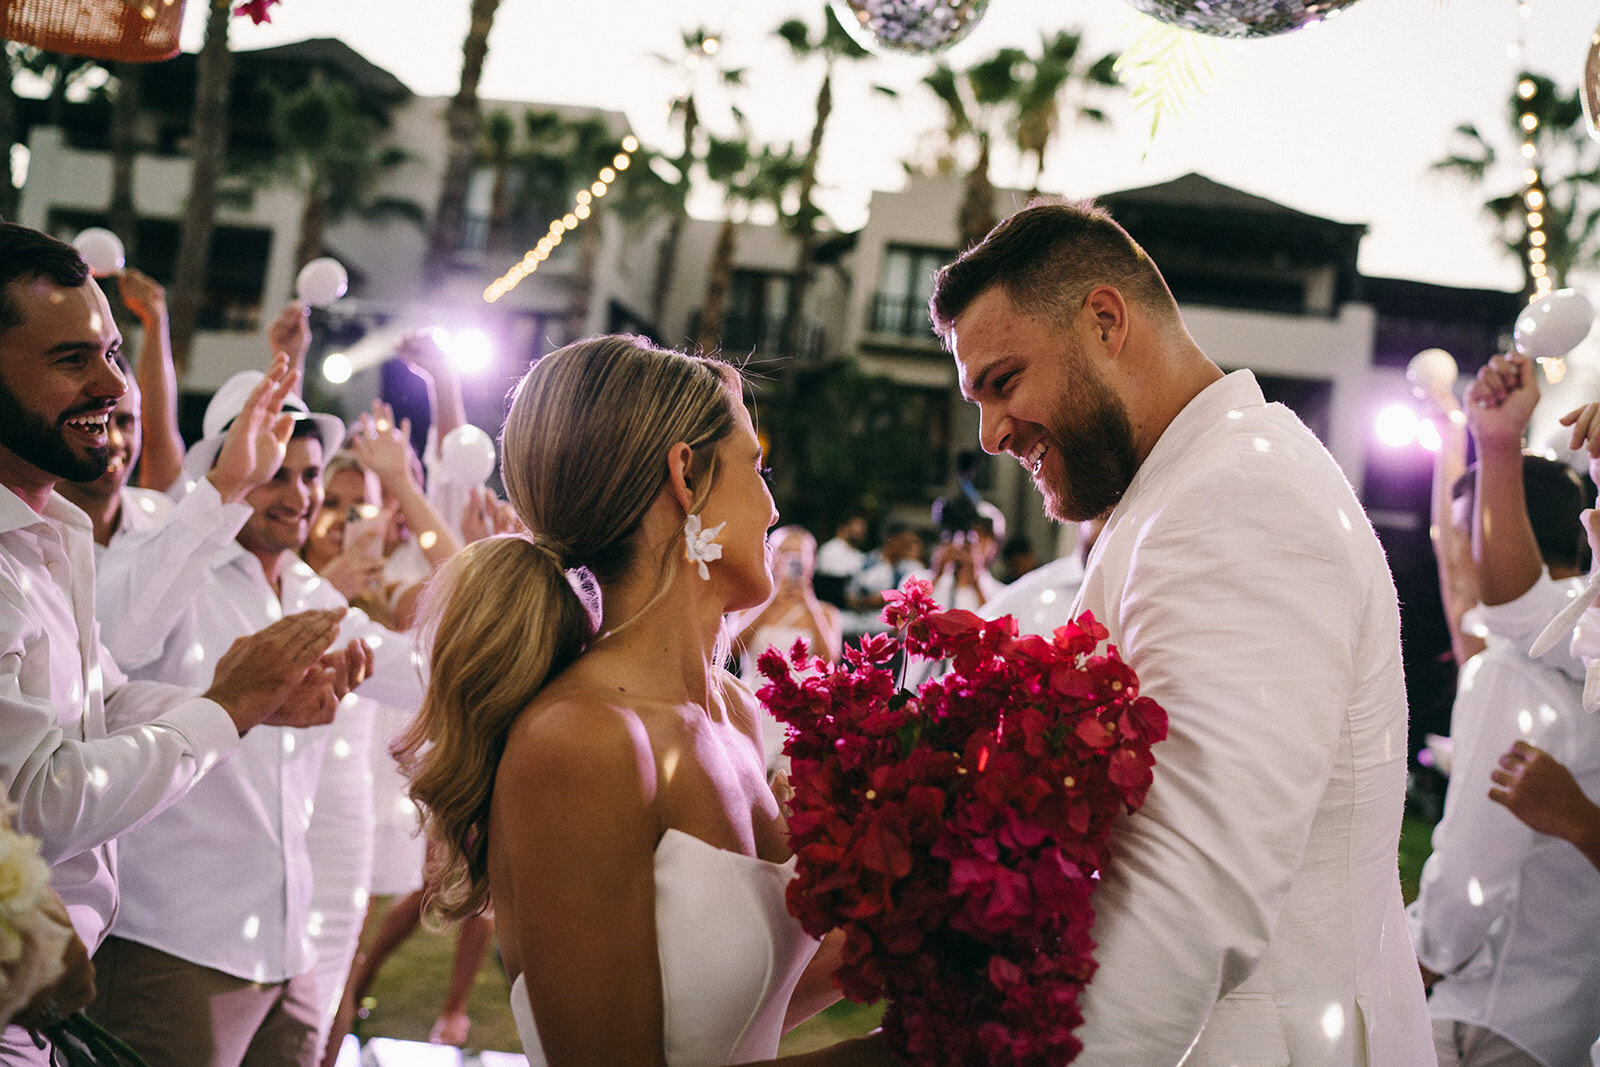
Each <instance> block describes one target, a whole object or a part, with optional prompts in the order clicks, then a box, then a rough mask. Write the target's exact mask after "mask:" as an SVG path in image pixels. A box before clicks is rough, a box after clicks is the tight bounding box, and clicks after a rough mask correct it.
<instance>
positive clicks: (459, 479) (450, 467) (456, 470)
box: [439, 423, 495, 486]
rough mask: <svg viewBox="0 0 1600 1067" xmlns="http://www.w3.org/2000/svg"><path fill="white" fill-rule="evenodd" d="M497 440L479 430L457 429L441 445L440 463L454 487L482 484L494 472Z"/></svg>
mask: <svg viewBox="0 0 1600 1067" xmlns="http://www.w3.org/2000/svg"><path fill="white" fill-rule="evenodd" d="M494 459H495V456H494V441H493V440H492V439H491V438H490V437H489V435H488V434H486V433H484V432H483V431H482V430H480V429H478V427H476V426H474V425H472V424H471V423H467V424H465V425H463V426H457V427H456V428H455V429H453V430H451V431H450V432H449V433H447V434H445V435H444V440H443V441H440V442H439V463H440V464H441V465H442V466H443V467H444V472H445V476H446V477H448V478H449V479H450V482H451V483H452V484H454V485H461V486H471V485H482V484H483V483H484V482H485V481H486V480H487V479H488V477H489V475H491V474H493V473H494Z"/></svg>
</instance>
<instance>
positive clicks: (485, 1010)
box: [356, 815, 1433, 1054]
mask: <svg viewBox="0 0 1600 1067" xmlns="http://www.w3.org/2000/svg"><path fill="white" fill-rule="evenodd" d="M1432 833H1433V824H1432V823H1429V822H1427V821H1425V820H1423V819H1419V818H1417V817H1416V816H1413V815H1407V816H1406V818H1405V822H1404V824H1403V825H1402V827H1401V831H1400V883H1401V889H1402V892H1403V893H1404V895H1405V899H1406V900H1407V901H1408V902H1409V901H1411V900H1413V899H1415V898H1416V895H1417V878H1418V876H1419V875H1420V874H1421V871H1422V863H1423V861H1424V860H1425V859H1427V857H1428V853H1429V851H1430V849H1431V844H1430V836H1431V835H1432ZM387 903H388V902H387V901H380V902H379V906H378V907H376V908H375V909H374V911H375V913H376V914H377V915H381V914H382V907H383V906H386V905H387ZM375 918H376V916H375ZM454 948H455V938H454V936H453V935H451V934H450V933H448V932H446V933H430V932H429V931H427V930H419V931H417V933H416V934H414V935H413V936H412V937H411V939H410V940H409V941H407V942H406V943H405V944H404V945H402V946H400V948H399V949H398V950H397V951H396V952H395V954H394V955H393V956H392V957H390V959H389V962H388V964H387V965H386V966H385V967H384V969H383V971H382V972H380V973H379V975H378V978H377V980H376V981H375V982H374V983H373V988H372V995H373V996H374V997H375V998H376V999H377V1006H376V1007H375V1008H374V1009H373V1011H372V1014H371V1016H370V1017H369V1018H368V1019H366V1020H365V1021H363V1022H361V1023H359V1024H358V1026H357V1029H356V1033H357V1034H358V1035H360V1036H362V1037H375V1036H381V1037H397V1038H404V1039H406V1040H410V1041H426V1040H427V1039H428V1031H429V1029H431V1028H432V1026H433V1020H434V1017H435V1016H436V1015H437V1013H438V1010H439V1003H440V1001H441V1000H443V999H444V993H445V986H446V984H447V983H448V981H449V975H450V957H451V954H452V952H453V951H454ZM509 997H510V991H509V988H508V985H507V983H506V977H505V972H504V971H502V970H501V969H500V962H499V959H498V958H497V957H496V956H495V954H494V953H493V952H490V953H489V954H488V956H486V957H485V959H484V961H483V966H482V967H480V968H479V970H478V977H477V981H476V982H475V984H474V985H473V989H472V997H471V1000H470V1007H469V1010H470V1011H471V1014H472V1035H471V1037H469V1038H468V1040H467V1047H468V1048H469V1049H472V1050H478V1049H499V1050H503V1051H511V1052H515V1051H519V1050H520V1049H521V1048H522V1045H521V1043H520V1042H519V1041H518V1040H517V1028H516V1024H515V1023H513V1022H512V1020H511V1009H510V1007H509V1005H508V999H509ZM882 1014H883V1007H882V1005H877V1004H874V1005H862V1004H852V1003H850V1002H849V1001H843V1002H840V1003H838V1004H835V1005H834V1006H833V1007H831V1008H829V1009H828V1010H827V1011H824V1012H821V1013H819V1014H818V1015H817V1016H816V1017H814V1018H812V1019H809V1020H807V1021H806V1022H804V1023H801V1024H800V1025H799V1026H797V1027H795V1028H794V1030H792V1031H791V1032H790V1033H789V1034H788V1035H787V1036H785V1037H784V1039H783V1044H782V1046H781V1049H780V1051H782V1052H783V1053H785V1054H789V1053H799V1052H810V1051H813V1050H815V1049H819V1048H822V1047H824V1046H826V1045H831V1044H833V1043H834V1042H836V1041H842V1040H844V1039H846V1038H851V1037H859V1036H861V1035H862V1034H864V1033H866V1032H867V1031H869V1030H871V1029H872V1028H873V1027H874V1026H877V1025H878V1019H879V1017H880V1016H881V1015H882Z"/></svg>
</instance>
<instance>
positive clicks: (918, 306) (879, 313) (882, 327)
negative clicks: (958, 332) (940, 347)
mask: <svg viewBox="0 0 1600 1067" xmlns="http://www.w3.org/2000/svg"><path fill="white" fill-rule="evenodd" d="M871 332H872V333H875V334H878V335H879V336H884V337H901V338H905V339H906V340H913V341H927V342H929V343H932V342H934V341H935V340H936V338H935V337H934V334H933V325H932V323H930V322H929V321H928V303H927V301H926V300H924V299H922V298H919V297H914V296H907V295H906V294H904V293H883V292H880V293H877V294H875V295H874V296H873V298H872V323H871Z"/></svg>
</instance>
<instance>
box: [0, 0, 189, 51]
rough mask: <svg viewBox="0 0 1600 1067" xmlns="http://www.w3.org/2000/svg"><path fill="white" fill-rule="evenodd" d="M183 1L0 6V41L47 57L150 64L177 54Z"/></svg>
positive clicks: (75, 0) (69, 0)
mask: <svg viewBox="0 0 1600 1067" xmlns="http://www.w3.org/2000/svg"><path fill="white" fill-rule="evenodd" d="M183 5H184V0H0V38H3V39H5V40H7V41H17V42H19V43H21V44H31V45H33V46H35V47H37V48H43V49H46V50H48V51H51V52H64V53H66V54H67V55H74V56H90V57H92V58H94V59H118V60H123V61H124V62H128V63H153V62H155V61H157V60H161V59H171V58H172V57H173V56H175V55H177V54H178V29H179V27H180V26H181V25H182V23H183Z"/></svg>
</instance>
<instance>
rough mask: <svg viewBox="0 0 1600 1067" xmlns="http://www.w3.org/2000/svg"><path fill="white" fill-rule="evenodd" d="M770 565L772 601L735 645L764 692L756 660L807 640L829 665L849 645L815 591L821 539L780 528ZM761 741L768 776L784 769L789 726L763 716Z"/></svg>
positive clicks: (770, 545) (747, 675) (744, 670)
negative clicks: (772, 650)
mask: <svg viewBox="0 0 1600 1067" xmlns="http://www.w3.org/2000/svg"><path fill="white" fill-rule="evenodd" d="M767 559H768V562H769V566H770V567H771V570H772V586H773V592H772V599H770V600H768V601H767V602H766V603H765V604H763V605H762V606H761V608H760V609H759V610H757V611H756V612H755V614H754V615H753V616H751V617H750V619H749V622H748V623H747V624H746V625H744V626H743V627H741V628H740V630H739V633H738V636H736V637H735V638H734V640H733V646H734V652H735V653H737V654H738V655H739V657H740V660H739V674H740V677H742V678H743V679H744V680H745V682H746V683H748V684H750V685H751V686H753V687H755V686H759V685H761V684H763V683H761V682H760V681H759V675H758V674H757V672H756V658H757V657H758V656H760V655H761V653H763V652H765V651H766V650H767V649H769V648H776V649H778V650H779V651H781V652H784V653H785V654H787V653H788V651H789V649H791V648H793V647H794V643H795V641H796V640H803V641H805V643H806V646H807V647H808V648H810V649H811V654H812V655H814V656H821V657H822V658H823V659H825V660H827V661H828V662H829V663H832V662H833V661H835V660H837V659H838V658H839V651H840V648H841V646H842V645H843V641H844V630H843V627H842V624H841V623H840V616H839V609H838V608H837V607H835V606H834V605H832V604H829V603H827V602H826V601H824V600H820V599H818V597H817V592H816V590H815V589H814V588H813V587H812V584H811V582H812V577H813V575H814V574H815V571H816V561H817V539H816V538H815V537H813V536H812V535H811V534H810V532H809V531H807V530H806V529H805V528H804V527H801V526H780V527H778V528H777V529H775V530H773V531H772V532H771V533H769V534H768V535H767ZM761 737H762V743H763V748H764V749H765V751H766V756H767V767H768V770H769V771H770V770H773V769H775V767H776V766H777V764H778V760H779V757H780V756H781V755H782V751H783V738H784V734H783V726H782V725H781V724H780V723H778V721H777V720H776V719H774V718H772V716H771V715H769V714H765V712H763V715H762V722H761Z"/></svg>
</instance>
